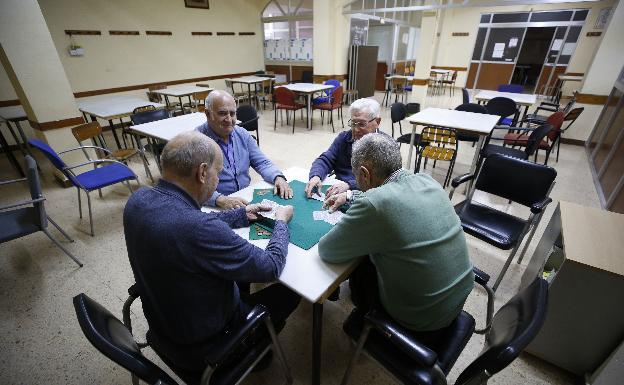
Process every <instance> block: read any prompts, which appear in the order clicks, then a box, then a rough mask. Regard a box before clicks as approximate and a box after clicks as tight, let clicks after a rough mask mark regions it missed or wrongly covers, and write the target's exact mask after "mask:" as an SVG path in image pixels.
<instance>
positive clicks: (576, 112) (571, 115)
mask: <svg viewBox="0 0 624 385" xmlns="http://www.w3.org/2000/svg"><path fill="white" fill-rule="evenodd" d="M584 110H585V107H577V108H575V109H573V110H571V111H570V112H568V113H567V114H566V116H565V118H563V121H564V122H570V123H569V124H568V125H567V126H566V127H565V128H563V129H562V131H566V130H567V129H568V128H570V126H571V125H572V123H574V121H575V120H576V119H577V118H578V117H579V116H580V115H581V114H582V113H583V111H584Z"/></svg>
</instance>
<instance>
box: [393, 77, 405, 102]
mask: <svg viewBox="0 0 624 385" xmlns="http://www.w3.org/2000/svg"><path fill="white" fill-rule="evenodd" d="M406 86H407V78H392V93H393V94H394V102H395V103H396V102H398V101H399V96H400V97H401V101H402V102H403V103H405V99H406V98H407V92H406V91H405V87H406Z"/></svg>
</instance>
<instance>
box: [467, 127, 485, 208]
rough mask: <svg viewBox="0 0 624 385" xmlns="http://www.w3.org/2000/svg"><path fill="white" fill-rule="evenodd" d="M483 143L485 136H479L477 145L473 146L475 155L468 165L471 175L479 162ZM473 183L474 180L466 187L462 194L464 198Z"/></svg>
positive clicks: (475, 170)
mask: <svg viewBox="0 0 624 385" xmlns="http://www.w3.org/2000/svg"><path fill="white" fill-rule="evenodd" d="M484 141H485V136H483V135H479V140H478V141H477V144H476V145H475V153H474V155H473V156H472V163H471V164H470V173H471V174H474V173H476V172H477V162H478V161H479V155H480V154H481V147H483V142H484ZM473 181H474V178H473V179H472V180H471V181H470V182H469V183H468V185H467V186H466V191H464V194H465V195H466V196H468V192H469V191H470V190H471V189H472V183H473Z"/></svg>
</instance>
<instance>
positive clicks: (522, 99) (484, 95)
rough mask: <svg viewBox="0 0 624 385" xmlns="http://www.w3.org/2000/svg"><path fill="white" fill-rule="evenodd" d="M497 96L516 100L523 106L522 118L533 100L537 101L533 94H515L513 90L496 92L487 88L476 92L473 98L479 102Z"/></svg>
mask: <svg viewBox="0 0 624 385" xmlns="http://www.w3.org/2000/svg"><path fill="white" fill-rule="evenodd" d="M499 97H501V98H509V99H511V100H513V101H514V102H516V104H518V105H520V106H524V114H522V119H524V118H525V117H526V114H527V112H528V111H529V107H530V106H532V105H534V104H535V102H536V101H537V95H535V94H517V93H513V92H498V91H489V90H484V91H480V92H479V93H478V94H477V96H475V99H476V100H477V102H479V103H481V102H484V103H487V102H488V101H489V100H490V99H494V98H499ZM522 119H520V120H522Z"/></svg>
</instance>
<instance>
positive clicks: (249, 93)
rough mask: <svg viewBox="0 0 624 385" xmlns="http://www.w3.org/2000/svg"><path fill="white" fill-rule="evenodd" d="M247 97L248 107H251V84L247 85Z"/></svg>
mask: <svg viewBox="0 0 624 385" xmlns="http://www.w3.org/2000/svg"><path fill="white" fill-rule="evenodd" d="M247 97H248V98H249V105H250V106H253V103H252V102H251V83H247Z"/></svg>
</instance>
